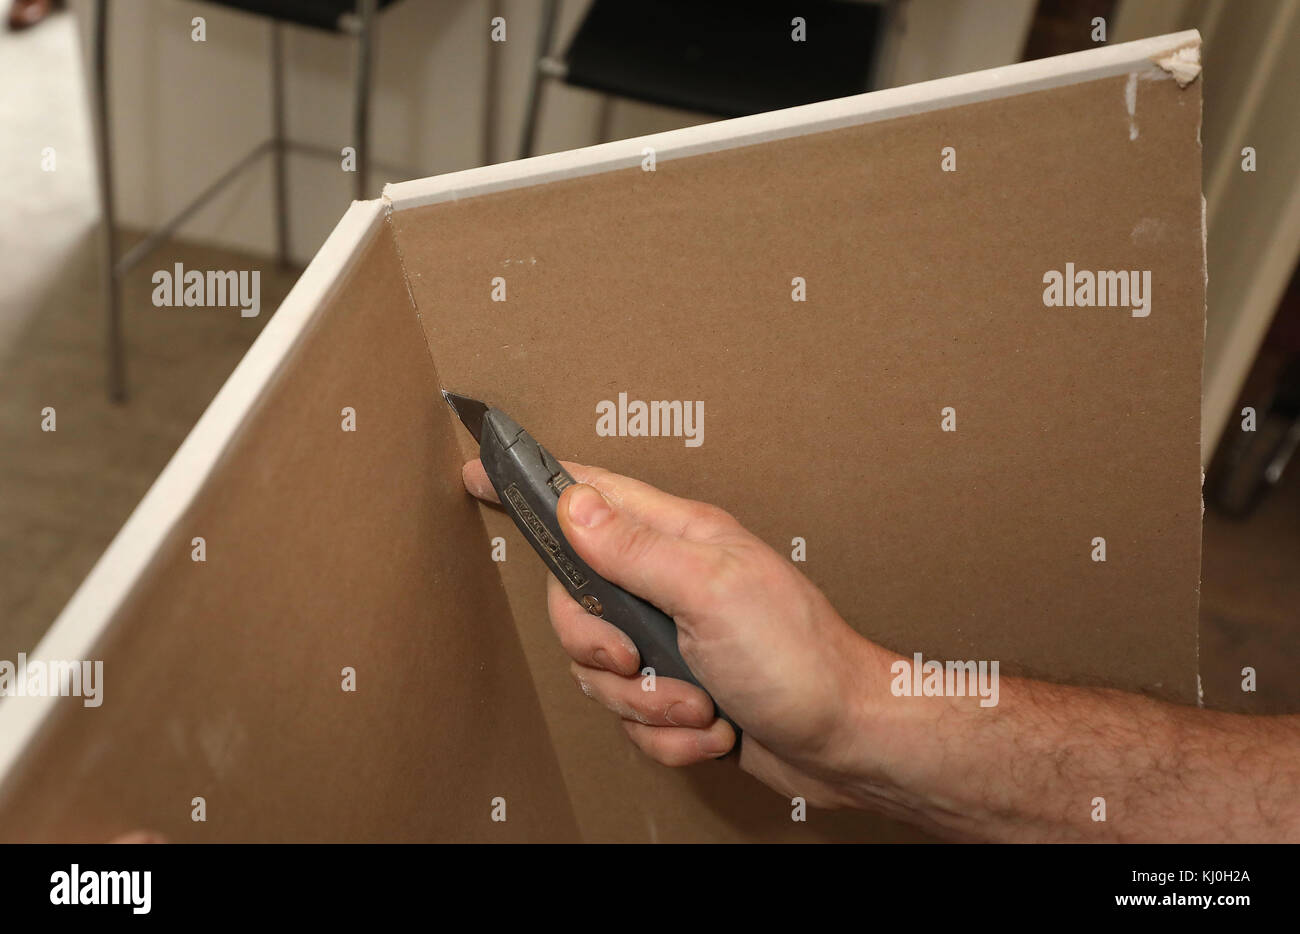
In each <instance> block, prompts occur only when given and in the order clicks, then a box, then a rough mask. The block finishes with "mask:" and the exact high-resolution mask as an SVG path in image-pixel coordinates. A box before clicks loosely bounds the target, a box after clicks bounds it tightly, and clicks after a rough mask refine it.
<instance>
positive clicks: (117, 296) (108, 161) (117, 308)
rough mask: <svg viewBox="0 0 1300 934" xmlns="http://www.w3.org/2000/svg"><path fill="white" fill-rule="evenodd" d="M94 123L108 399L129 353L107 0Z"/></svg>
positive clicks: (100, 16)
mask: <svg viewBox="0 0 1300 934" xmlns="http://www.w3.org/2000/svg"><path fill="white" fill-rule="evenodd" d="M94 30H95V34H94V43H95V48H94V72H95V74H94V94H95V101H94V123H95V148H96V150H97V151H98V155H99V160H98V162H99V164H98V166H97V168H98V170H99V172H98V175H99V209H100V215H101V217H102V222H103V256H102V257H101V260H100V262H101V271H102V277H103V289H104V301H105V304H106V305H107V309H108V317H107V320H106V322H105V324H106V327H105V335H104V337H105V350H106V360H107V365H108V366H107V369H108V398H109V399H110V400H112V401H113V402H123V401H125V400H126V354H125V351H124V349H123V346H122V294H121V281H120V280H119V277H118V271H117V211H116V209H115V205H114V202H113V165H112V146H111V140H110V138H109V124H108V0H95V22H94Z"/></svg>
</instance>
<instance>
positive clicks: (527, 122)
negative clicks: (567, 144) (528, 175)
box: [519, 0, 559, 159]
mask: <svg viewBox="0 0 1300 934" xmlns="http://www.w3.org/2000/svg"><path fill="white" fill-rule="evenodd" d="M558 7H559V4H558V0H546V2H545V3H543V4H542V22H541V26H540V27H539V28H538V30H537V54H536V56H535V57H534V58H533V73H532V75H531V76H530V78H529V80H528V107H527V109H526V110H525V111H524V132H523V138H522V139H521V140H520V143H519V158H520V159H527V158H528V157H529V156H531V155H532V154H533V150H534V149H536V147H537V112H538V110H540V108H541V101H542V77H543V76H542V60H543V59H545V58H546V56H547V54H548V53H549V52H550V51H551V42H552V40H553V37H554V35H555V19H556V13H557V11H558Z"/></svg>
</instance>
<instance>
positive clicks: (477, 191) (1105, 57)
mask: <svg viewBox="0 0 1300 934" xmlns="http://www.w3.org/2000/svg"><path fill="white" fill-rule="evenodd" d="M1200 43H1201V35H1200V33H1198V32H1197V31H1196V30H1194V29H1189V30H1187V31H1185V32H1176V33H1170V34H1169V35H1166V36H1157V37H1155V38H1152V39H1140V40H1138V41H1136V42H1125V43H1122V44H1120V45H1111V46H1101V47H1099V48H1096V49H1089V50H1087V51H1085V52H1072V53H1070V54H1069V55H1057V56H1055V57H1053V58H1043V59H1037V60H1035V61H1032V62H1020V63H1018V64H1015V65H1007V66H1004V67H1002V68H991V69H988V70H987V71H976V72H971V73H970V74H965V75H957V76H954V77H951V78H939V79H937V80H935V81H924V82H922V83H920V84H912V85H906V86H904V87H897V88H888V89H886V90H883V91H872V92H870V93H868V94H858V95H855V96H853V97H843V98H840V99H838V100H832V101H822V102H820V103H816V104H805V105H803V106H800V107H791V108H789V109H786V110H774V111H772V112H770V113H763V114H755V115H753V116H750V117H738V118H736V119H734V120H720V121H717V122H714V123H705V124H701V125H699V126H692V127H686V128H684V129H680V130H669V131H668V132H665V133H655V134H652V135H650V136H640V137H636V138H635V139H626V140H620V141H618V142H613V143H602V144H600V145H598V146H588V147H586V148H584V149H572V150H569V151H567V152H557V153H552V154H550V155H545V156H536V157H534V158H531V159H522V160H518V161H515V162H503V163H499V164H497V165H488V166H482V167H480V168H475V169H466V170H464V171H462V172H452V173H450V174H447V175H436V176H432V177H429V178H420V179H413V180H411V181H407V182H397V183H390V184H388V185H385V186H384V201H385V202H387V203H388V204H390V205H392V208H393V210H394V211H405V210H408V209H410V208H418V207H423V206H424V205H428V204H437V203H440V202H444V201H458V200H461V199H464V198H474V197H477V196H479V195H486V194H491V193H492V192H497V191H508V190H510V189H512V188H525V187H528V186H530V185H541V184H545V183H547V182H553V181H559V180H561V179H566V178H578V177H580V176H583V175H596V174H599V173H601V172H609V171H613V170H615V169H625V168H628V167H630V166H635V165H637V164H639V163H640V161H641V160H642V159H643V158H644V155H645V154H644V152H643V150H645V149H653V150H654V153H655V160H656V162H665V161H668V160H671V159H682V158H686V157H688V156H697V155H701V154H703V153H708V152H718V151H721V150H724V149H735V148H739V147H741V146H751V145H753V144H755V143H762V142H767V141H770V140H778V139H786V138H789V137H793V136H803V135H807V134H811V133H821V132H825V131H827V130H835V129H840V128H842V127H848V126H856V125H859V124H864V123H874V122H877V121H880V120H889V119H893V118H895V117H904V116H908V115H911V114H918V113H925V112H926V111H931V110H942V109H945V108H949V107H957V106H960V105H963V104H973V103H977V102H979V101H987V100H995V99H997V98H1003V97H1012V96H1015V95H1017V94H1026V93H1029V92H1031V91H1042V90H1046V89H1048V88H1054V87H1061V86H1064V85H1070V84H1081V83H1083V82H1086V81H1095V80H1097V79H1100V78H1108V77H1113V76H1115V75H1123V74H1131V73H1138V74H1141V75H1142V76H1143V77H1145V78H1153V79H1166V80H1171V79H1173V78H1174V75H1173V74H1171V72H1170V71H1169V70H1168V68H1166V67H1162V66H1161V65H1159V64H1158V63H1157V60H1165V61H1169V60H1170V58H1171V56H1172V55H1173V54H1174V53H1175V52H1177V51H1179V50H1182V49H1194V50H1197V51H1198V52H1199V48H1200ZM1188 54H1189V55H1190V53H1188ZM1198 61H1199V58H1198ZM1181 83H1182V82H1181V81H1180V84H1181Z"/></svg>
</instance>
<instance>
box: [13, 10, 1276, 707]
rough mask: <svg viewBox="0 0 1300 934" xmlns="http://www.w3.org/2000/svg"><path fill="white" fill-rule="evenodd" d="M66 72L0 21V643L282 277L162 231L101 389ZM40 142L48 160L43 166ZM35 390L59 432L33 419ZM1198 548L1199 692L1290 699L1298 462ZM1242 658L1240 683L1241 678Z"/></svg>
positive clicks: (78, 135) (124, 502)
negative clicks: (120, 356) (49, 153)
mask: <svg viewBox="0 0 1300 934" xmlns="http://www.w3.org/2000/svg"><path fill="white" fill-rule="evenodd" d="M82 82H83V78H82V75H81V72H80V59H79V56H78V55H77V54H76V47H75V37H74V34H73V31H72V23H71V20H70V18H69V17H68V16H67V15H66V14H61V15H59V16H56V17H55V19H54V20H53V21H52V22H50V23H47V24H44V25H42V26H41V27H39V28H37V29H35V30H31V31H29V32H27V33H23V34H20V35H17V36H14V35H11V34H8V33H0V127H2V128H3V131H4V139H5V145H4V146H0V172H3V173H4V174H3V177H4V178H5V179H6V184H5V185H4V186H0V244H2V245H3V249H0V452H3V453H2V454H0V658H10V659H12V658H14V657H15V655H16V653H17V652H19V651H30V650H31V649H32V648H33V647H34V646H35V644H36V642H37V640H38V639H39V638H40V635H41V633H42V632H43V631H44V629H45V627H46V626H48V625H49V623H50V622H51V621H52V620H53V618H54V617H55V615H57V613H58V611H59V610H60V609H61V608H62V606H63V604H64V603H65V602H66V601H67V599H68V598H69V597H70V596H71V594H72V592H73V590H74V589H75V588H76V586H77V585H78V584H79V583H80V581H81V580H82V578H83V577H84V576H85V575H86V573H87V572H88V571H89V570H90V568H91V566H92V565H93V564H94V562H95V559H96V558H97V557H98V555H99V554H100V552H101V551H103V549H104V548H105V547H106V546H107V544H108V543H109V541H110V540H111V538H112V537H113V535H114V534H115V533H116V531H117V529H118V528H119V527H120V526H121V524H122V523H123V522H124V521H125V520H126V518H127V516H128V515H129V513H130V511H131V510H132V509H133V508H134V506H135V504H136V503H137V502H138V501H139V499H140V498H141V496H143V494H144V492H145V491H146V490H147V489H148V487H149V485H150V483H151V482H152V481H153V478H154V477H155V476H157V474H158V472H159V471H160V470H161V469H162V467H163V466H164V465H165V463H166V462H167V460H168V458H169V457H170V456H171V454H172V452H173V451H174V450H175V449H176V447H177V446H178V445H179V443H180V442H181V440H182V439H183V438H184V436H185V434H186V433H187V432H188V430H189V428H190V426H191V425H193V423H194V421H195V420H196V419H197V418H198V416H199V415H200V413H201V412H202V411H203V409H204V407H205V406H206V405H207V403H208V402H209V401H210V400H211V398H212V396H213V395H214V394H215V392H216V391H217V389H218V388H219V387H220V385H221V383H222V382H223V381H224V380H225V378H226V376H227V375H228V374H229V373H230V371H231V369H233V367H234V365H235V364H236V362H237V361H238V360H239V358H240V357H241V356H242V355H243V353H244V351H245V350H246V349H247V347H248V346H249V344H251V343H252V341H253V339H254V338H255V337H256V335H257V333H258V331H260V329H261V327H262V326H263V325H264V324H265V322H266V320H267V318H268V317H269V315H270V309H273V308H275V307H276V306H277V305H278V303H279V301H280V299H281V298H282V297H283V296H284V294H285V293H286V292H287V291H288V288H289V286H290V285H291V284H292V281H293V279H294V278H295V276H294V274H293V273H291V272H289V273H287V272H285V271H281V270H278V269H277V268H276V267H275V264H274V263H273V262H272V261H270V260H266V259H263V258H256V257H252V256H247V255H240V254H233V253H229V252H226V251H215V250H211V249H206V248H204V247H201V246H196V245H186V244H182V243H169V244H166V245H165V246H163V247H161V248H160V249H159V250H158V251H157V252H155V254H154V255H153V256H151V257H150V258H149V259H148V260H147V261H146V263H145V265H144V266H143V267H142V268H140V269H139V270H138V271H137V272H136V274H135V275H134V276H133V277H131V280H130V281H129V282H128V285H127V289H126V308H127V312H126V333H127V335H128V348H129V350H128V359H129V379H130V384H131V389H132V397H131V400H130V402H129V403H128V404H126V405H125V406H115V405H112V404H110V403H108V401H107V400H106V398H105V394H104V363H103V345H102V333H103V304H102V300H101V293H100V285H99V278H98V267H97V257H98V248H99V244H98V240H97V238H96V227H95V223H96V217H97V208H96V201H95V190H94V182H93V179H94V171H93V152H92V148H91V145H90V137H89V131H88V127H89V122H88V119H87V116H86V105H85V95H84V91H83V87H84V85H83V83H82ZM46 146H53V147H54V148H55V150H56V153H57V159H58V162H57V170H56V171H55V172H44V171H42V170H41V165H40V162H41V151H42V149H43V148H44V147H46ZM175 262H181V263H183V264H184V265H185V266H186V267H187V268H215V269H250V270H251V269H260V270H261V271H262V303H263V312H262V315H261V316H260V317H258V318H256V319H243V318H240V317H239V315H238V313H237V312H233V311H229V310H214V309H205V310H183V309H159V308H154V307H153V306H152V304H151V303H150V301H149V296H150V290H151V286H150V284H149V276H150V274H151V272H152V270H154V269H165V268H170V266H171V264H172V263H175ZM45 406H54V407H55V409H56V411H57V418H58V431H57V432H54V433H46V432H42V431H41V430H40V422H41V409H42V408H43V407H45ZM1204 555H1205V556H1204V564H1203V568H1204V584H1203V588H1202V603H1203V607H1202V618H1201V669H1202V679H1203V687H1204V692H1205V703H1206V705H1207V706H1211V707H1218V708H1221V709H1227V710H1240V711H1253V712H1259V713H1281V712H1300V677H1297V675H1298V674H1300V464H1297V465H1293V469H1292V471H1291V473H1290V475H1289V476H1287V477H1286V478H1285V479H1284V481H1283V483H1282V485H1281V487H1280V488H1279V489H1277V490H1276V491H1274V493H1273V495H1272V496H1271V497H1270V498H1269V499H1268V500H1267V501H1266V502H1265V503H1264V505H1263V507H1262V508H1261V509H1260V510H1259V511H1258V512H1257V513H1255V514H1254V515H1253V516H1252V517H1251V518H1250V519H1249V520H1247V521H1245V522H1235V521H1232V520H1227V519H1222V518H1220V517H1218V516H1216V515H1214V514H1213V513H1210V514H1208V515H1207V516H1206V522H1205V544H1204ZM1134 624H1135V625H1140V621H1137V620H1135V621H1134ZM1247 665H1249V666H1252V667H1254V668H1255V669H1256V670H1257V671H1258V673H1259V690H1258V692H1257V693H1255V694H1244V693H1242V691H1241V690H1240V683H1241V674H1240V672H1241V669H1242V667H1244V666H1247Z"/></svg>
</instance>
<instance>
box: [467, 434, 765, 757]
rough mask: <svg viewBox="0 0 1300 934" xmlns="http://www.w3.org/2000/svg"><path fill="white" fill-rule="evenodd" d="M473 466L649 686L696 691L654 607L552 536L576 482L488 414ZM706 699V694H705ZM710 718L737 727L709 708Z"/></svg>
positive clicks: (667, 623)
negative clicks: (614, 635)
mask: <svg viewBox="0 0 1300 934" xmlns="http://www.w3.org/2000/svg"><path fill="white" fill-rule="evenodd" d="M479 458H480V459H481V460H482V461H483V467H484V469H485V470H486V471H487V475H488V479H489V480H491V482H492V486H493V487H495V488H496V491H497V495H498V496H499V497H500V498H501V505H502V506H503V507H504V508H505V510H506V512H508V513H509V514H510V518H511V519H513V520H514V523H515V525H517V526H518V527H519V531H521V532H523V534H524V538H525V539H526V540H527V541H528V544H530V545H532V546H533V549H534V550H535V551H536V552H537V553H538V554H539V555H541V557H542V560H543V561H544V562H545V563H546V566H547V568H549V569H550V571H551V573H552V574H554V575H555V578H556V579H557V580H558V581H559V582H560V583H561V584H563V585H564V587H565V589H566V590H568V591H569V594H570V596H572V597H573V599H574V600H576V601H578V603H580V604H581V605H582V606H583V607H584V608H585V609H586V610H587V612H588V613H591V614H592V615H593V616H598V617H600V618H601V619H604V620H606V621H608V622H610V623H613V624H614V625H615V626H617V627H618V628H619V629H621V630H622V631H623V632H625V633H627V635H628V636H629V638H631V640H632V643H633V644H634V645H635V646H636V648H637V651H638V652H640V653H641V667H642V668H643V669H644V668H647V667H649V668H653V669H654V673H655V677H656V678H677V679H678V680H680V681H686V682H689V683H690V684H694V685H695V686H697V687H699V688H701V689H702V690H704V686H703V685H701V684H700V682H699V680H698V679H697V678H696V677H695V675H693V674H692V673H691V669H690V668H689V667H688V666H687V664H686V662H685V660H684V659H683V658H682V653H681V650H680V649H679V648H678V646H677V626H676V625H675V624H674V623H673V621H672V620H671V619H670V618H669V617H668V616H667V615H666V614H664V613H663V612H662V611H661V610H659V609H658V608H657V607H654V606H652V605H651V604H649V603H647V602H646V601H645V600H642V599H641V598H640V597H638V596H636V595H635V594H632V593H628V592H627V591H626V590H624V589H623V588H621V587H619V586H618V585H617V584H613V583H611V582H610V581H607V580H605V578H603V577H601V576H600V575H599V574H597V573H596V572H595V571H593V570H592V569H591V568H590V567H589V566H588V565H587V563H586V562H585V561H583V560H582V559H581V558H580V557H578V554H577V552H575V551H574V550H573V546H571V545H570V544H569V542H568V541H567V540H566V539H565V537H564V533H563V532H562V531H560V521H559V517H558V516H557V509H558V504H559V501H560V494H561V493H563V492H564V490H565V488H566V487H569V486H572V485H573V484H574V483H575V482H576V481H575V480H574V479H573V477H572V476H570V475H569V472H568V471H567V470H565V469H564V468H563V467H562V466H560V462H559V461H557V460H556V459H555V458H554V457H552V456H551V454H550V453H549V452H548V451H547V450H546V448H544V447H542V446H541V445H540V444H538V443H537V442H536V441H534V440H533V438H532V436H531V435H529V434H528V432H527V431H525V430H524V429H523V428H522V427H520V426H519V424H518V423H516V422H515V421H514V420H513V419H511V418H510V416H508V415H506V414H505V413H504V412H502V411H501V410H500V409H488V411H487V412H486V413H485V414H484V416H483V426H482V429H481V432H480V437H479ZM706 693H707V691H706ZM713 709H714V711H715V713H716V714H717V715H718V716H719V717H721V718H722V719H724V720H726V721H727V722H728V723H730V724H731V726H732V727H733V728H734V729H735V731H736V744H735V745H734V746H733V747H732V750H733V751H734V750H736V749H738V748H739V747H740V727H739V726H738V725H737V724H736V722H735V721H734V720H732V719H731V718H730V717H728V716H727V715H726V714H725V713H723V712H722V710H721V709H720V708H719V707H718V705H717V702H716V701H715V702H714V705H713Z"/></svg>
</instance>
